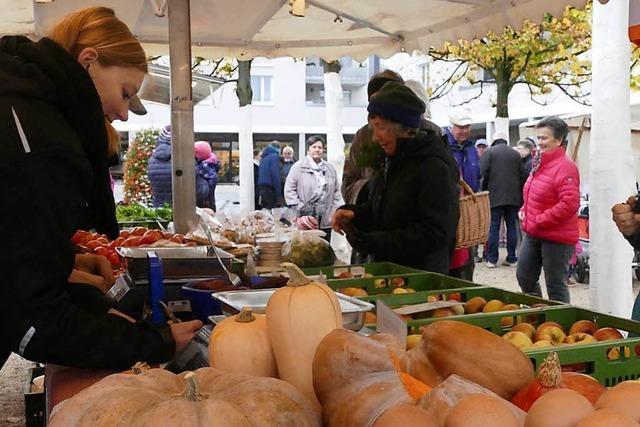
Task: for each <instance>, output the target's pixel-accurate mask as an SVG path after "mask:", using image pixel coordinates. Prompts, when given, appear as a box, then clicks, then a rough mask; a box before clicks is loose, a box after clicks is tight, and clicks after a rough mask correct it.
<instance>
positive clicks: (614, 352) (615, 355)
mask: <svg viewBox="0 0 640 427" xmlns="http://www.w3.org/2000/svg"><path fill="white" fill-rule="evenodd" d="M623 348H624V358H625V359H629V358H630V357H631V349H630V348H629V347H627V346H624V347H623ZM607 359H609V360H618V359H620V347H613V348H612V349H610V350H609V351H608V352H607Z"/></svg>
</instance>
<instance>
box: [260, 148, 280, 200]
mask: <svg viewBox="0 0 640 427" xmlns="http://www.w3.org/2000/svg"><path fill="white" fill-rule="evenodd" d="M258 187H259V189H260V205H261V206H262V208H263V209H273V208H277V207H279V206H283V205H284V198H283V197H282V182H281V180H280V143H279V142H278V141H273V142H272V143H271V144H269V145H267V147H266V148H265V149H264V151H263V152H262V158H261V159H260V167H259V170H258Z"/></svg>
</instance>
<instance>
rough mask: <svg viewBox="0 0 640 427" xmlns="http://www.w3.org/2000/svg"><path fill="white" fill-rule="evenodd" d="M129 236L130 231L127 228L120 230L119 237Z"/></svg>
mask: <svg viewBox="0 0 640 427" xmlns="http://www.w3.org/2000/svg"><path fill="white" fill-rule="evenodd" d="M129 236H131V232H130V231H128V230H122V231H121V232H120V237H122V238H123V239H126V238H127V237H129Z"/></svg>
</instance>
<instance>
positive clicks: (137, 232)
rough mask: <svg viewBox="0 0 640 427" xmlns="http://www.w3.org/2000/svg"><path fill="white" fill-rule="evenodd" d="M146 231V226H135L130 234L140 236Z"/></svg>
mask: <svg viewBox="0 0 640 427" xmlns="http://www.w3.org/2000/svg"><path fill="white" fill-rule="evenodd" d="M146 232H147V229H146V228H144V227H136V228H134V229H133V230H131V236H142V235H143V234H144V233H146Z"/></svg>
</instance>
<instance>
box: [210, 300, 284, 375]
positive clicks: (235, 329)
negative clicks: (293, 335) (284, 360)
mask: <svg viewBox="0 0 640 427" xmlns="http://www.w3.org/2000/svg"><path fill="white" fill-rule="evenodd" d="M209 365H210V366H211V367H212V368H218V369H221V370H223V371H225V372H241V373H244V374H248V375H254V376H256V377H273V378H277V377H278V368H277V367H276V360H275V358H274V357H273V350H272V349H271V343H270V342H269V336H268V334H267V319H266V317H265V316H264V315H263V314H254V313H253V312H252V311H251V309H250V308H245V309H243V310H242V311H241V312H240V313H239V314H236V315H235V316H231V317H229V318H226V319H224V320H223V321H222V322H220V323H219V324H218V325H216V327H215V328H214V329H213V332H212V333H211V339H210V340H209Z"/></svg>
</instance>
